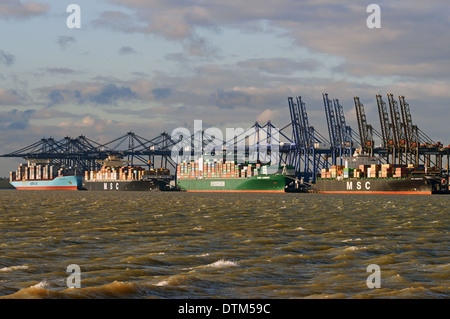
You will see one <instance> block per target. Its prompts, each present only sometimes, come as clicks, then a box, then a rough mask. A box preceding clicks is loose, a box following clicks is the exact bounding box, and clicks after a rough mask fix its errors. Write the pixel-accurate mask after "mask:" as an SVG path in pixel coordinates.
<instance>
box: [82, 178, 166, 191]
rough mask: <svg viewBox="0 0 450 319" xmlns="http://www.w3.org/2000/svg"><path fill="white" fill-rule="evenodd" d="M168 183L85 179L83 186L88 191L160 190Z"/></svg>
mask: <svg viewBox="0 0 450 319" xmlns="http://www.w3.org/2000/svg"><path fill="white" fill-rule="evenodd" d="M163 184H164V185H165V184H166V183H163V182H158V181H153V180H148V181H142V180H140V181H85V182H84V183H83V186H84V188H85V189H87V190H88V191H110V192H114V191H116V192H119V191H141V192H143V191H146V192H148V191H159V190H161V187H163V186H164V185H163Z"/></svg>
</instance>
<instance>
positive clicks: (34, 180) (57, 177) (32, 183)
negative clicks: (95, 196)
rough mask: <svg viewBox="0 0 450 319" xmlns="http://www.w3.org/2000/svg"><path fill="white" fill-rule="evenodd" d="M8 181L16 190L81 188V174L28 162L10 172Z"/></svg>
mask: <svg viewBox="0 0 450 319" xmlns="http://www.w3.org/2000/svg"><path fill="white" fill-rule="evenodd" d="M9 183H10V184H11V185H12V186H14V188H16V189H17V190H75V191H76V190H81V189H82V187H83V176H82V175H77V174H76V172H74V171H73V170H72V169H66V168H57V167H55V166H53V165H48V164H47V165H46V164H35V163H31V162H28V163H26V164H20V165H19V167H18V169H17V170H16V171H13V172H10V177H9Z"/></svg>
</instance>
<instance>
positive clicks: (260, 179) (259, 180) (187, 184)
mask: <svg viewBox="0 0 450 319" xmlns="http://www.w3.org/2000/svg"><path fill="white" fill-rule="evenodd" d="M177 186H178V187H180V188H181V189H182V190H185V191H187V192H247V193H284V190H285V186H286V177H285V176H283V175H258V176H252V177H248V178H199V179H181V180H178V181H177Z"/></svg>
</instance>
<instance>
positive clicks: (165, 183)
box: [83, 156, 173, 191]
mask: <svg viewBox="0 0 450 319" xmlns="http://www.w3.org/2000/svg"><path fill="white" fill-rule="evenodd" d="M101 164H102V168H101V169H100V170H99V171H86V172H85V176H84V182H83V187H84V188H85V189H87V190H91V191H159V190H166V189H169V187H170V183H171V180H172V179H173V176H172V175H171V173H170V170H168V169H164V168H159V169H150V170H145V169H144V168H142V167H140V166H131V165H127V162H126V161H123V160H122V159H121V158H118V157H115V156H110V157H108V158H107V159H106V160H105V161H102V162H101Z"/></svg>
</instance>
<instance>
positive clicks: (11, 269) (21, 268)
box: [0, 265, 29, 272]
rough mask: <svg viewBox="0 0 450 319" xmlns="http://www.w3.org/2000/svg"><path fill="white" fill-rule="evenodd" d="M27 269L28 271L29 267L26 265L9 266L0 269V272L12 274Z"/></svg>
mask: <svg viewBox="0 0 450 319" xmlns="http://www.w3.org/2000/svg"><path fill="white" fill-rule="evenodd" d="M27 269H29V267H28V266H27V265H21V266H10V267H3V268H0V272H13V271H15V270H27Z"/></svg>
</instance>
